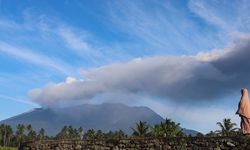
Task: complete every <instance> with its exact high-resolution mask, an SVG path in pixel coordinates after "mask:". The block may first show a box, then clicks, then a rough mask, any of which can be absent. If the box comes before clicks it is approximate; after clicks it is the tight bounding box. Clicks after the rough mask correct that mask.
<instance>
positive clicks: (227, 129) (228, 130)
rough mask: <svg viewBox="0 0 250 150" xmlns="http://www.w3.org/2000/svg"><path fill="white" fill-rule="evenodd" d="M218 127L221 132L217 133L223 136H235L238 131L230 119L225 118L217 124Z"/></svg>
mask: <svg viewBox="0 0 250 150" xmlns="http://www.w3.org/2000/svg"><path fill="white" fill-rule="evenodd" d="M217 125H218V126H219V127H220V130H217V131H216V132H217V133H218V134H219V135H221V136H230V135H234V134H236V131H237V130H238V128H235V126H236V125H237V124H236V123H233V122H232V121H231V119H230V118H224V119H223V121H222V122H217Z"/></svg>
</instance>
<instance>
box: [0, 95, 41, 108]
mask: <svg viewBox="0 0 250 150" xmlns="http://www.w3.org/2000/svg"><path fill="white" fill-rule="evenodd" d="M0 100H7V101H14V102H18V103H23V104H28V105H31V106H34V107H38V106H39V105H37V104H36V103H33V102H31V101H29V100H22V99H20V98H13V97H10V96H6V95H2V94H0Z"/></svg>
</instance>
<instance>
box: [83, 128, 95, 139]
mask: <svg viewBox="0 0 250 150" xmlns="http://www.w3.org/2000/svg"><path fill="white" fill-rule="evenodd" d="M84 138H85V139H94V138H95V130H94V129H89V130H88V131H87V132H86V133H85V134H84Z"/></svg>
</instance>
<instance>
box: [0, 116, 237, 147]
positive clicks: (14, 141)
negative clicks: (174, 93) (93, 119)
mask: <svg viewBox="0 0 250 150" xmlns="http://www.w3.org/2000/svg"><path fill="white" fill-rule="evenodd" d="M217 125H218V126H219V127H220V130H216V131H210V132H209V133H207V134H206V135H203V134H201V133H199V134H197V135H196V136H197V137H204V136H207V137H215V136H234V135H240V134H241V133H240V130H239V129H237V128H235V126H236V124H235V123H233V122H231V119H229V118H225V119H223V121H222V122H217ZM131 129H132V130H133V133H132V136H131V137H133V138H137V137H139V138H143V137H183V136H186V135H185V134H184V133H183V130H182V128H181V127H180V123H175V122H174V121H172V120H171V119H168V118H166V119H165V120H164V121H163V122H161V123H160V124H155V125H154V126H150V125H149V124H148V123H147V122H142V121H139V122H138V123H136V124H135V127H134V128H131ZM128 137H129V136H128V135H127V134H126V133H124V132H123V131H122V130H119V131H109V132H103V131H101V130H97V131H96V130H94V129H89V130H87V131H84V129H83V128H82V127H80V128H74V127H72V126H64V127H63V128H62V129H61V131H60V132H59V133H58V134H57V135H56V136H55V137H49V136H47V135H46V131H45V129H44V128H41V129H40V130H39V131H38V132H36V131H35V130H34V129H33V128H32V125H27V126H25V125H22V124H18V125H17V127H16V129H15V132H13V129H12V128H11V127H10V126H9V125H5V124H1V125H0V150H14V149H16V148H12V147H19V146H20V144H21V143H22V142H25V141H39V140H49V139H76V140H82V139H88V140H89V139H107V140H112V139H124V138H128ZM1 146H2V147H1Z"/></svg>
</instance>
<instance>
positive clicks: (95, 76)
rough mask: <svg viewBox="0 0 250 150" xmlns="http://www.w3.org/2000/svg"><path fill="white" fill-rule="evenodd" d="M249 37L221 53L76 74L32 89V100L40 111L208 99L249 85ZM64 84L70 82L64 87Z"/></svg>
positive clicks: (162, 58)
mask: <svg viewBox="0 0 250 150" xmlns="http://www.w3.org/2000/svg"><path fill="white" fill-rule="evenodd" d="M249 56H250V38H249V37H248V36H245V37H241V38H240V39H239V40H236V41H234V42H233V43H232V44H230V45H228V46H227V47H226V48H224V49H218V50H212V51H211V52H206V53H198V54H197V55H194V56H156V57H147V58H138V59H134V60H132V61H130V62H127V63H123V64H111V65H107V66H103V67H100V68H93V69H89V70H86V71H82V75H83V77H84V80H75V79H72V78H68V79H67V80H66V81H65V82H62V83H51V84H48V85H46V86H45V87H43V88H38V89H33V90H31V91H30V93H29V95H30V97H31V99H32V101H34V102H37V103H39V104H41V105H42V106H49V107H51V106H55V105H58V104H60V103H65V102H71V101H81V102H83V103H84V102H87V101H91V100H92V99H94V98H96V97H98V96H100V95H112V98H114V97H115V96H116V95H117V98H116V101H118V102H119V96H121V95H122V96H126V95H131V94H132V95H136V94H143V95H148V96H152V97H160V98H163V99H170V100H173V101H182V102H184V101H190V100H192V101H200V100H212V99H216V98H219V97H223V96H225V95H228V94H231V93H232V91H235V90H236V91H237V90H239V88H241V87H246V86H248V85H249V75H250V70H249V68H250V62H249ZM69 81H70V82H69Z"/></svg>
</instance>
